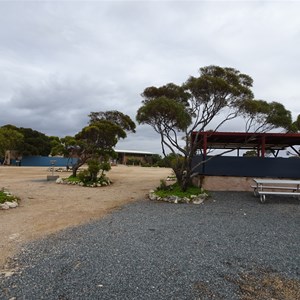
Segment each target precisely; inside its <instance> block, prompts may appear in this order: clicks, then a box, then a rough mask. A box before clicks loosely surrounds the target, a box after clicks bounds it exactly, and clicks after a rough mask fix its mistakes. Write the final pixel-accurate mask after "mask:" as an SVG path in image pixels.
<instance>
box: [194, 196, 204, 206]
mask: <svg viewBox="0 0 300 300" xmlns="http://www.w3.org/2000/svg"><path fill="white" fill-rule="evenodd" d="M203 201H204V198H200V197H199V198H194V199H193V201H192V202H193V204H201V203H203Z"/></svg>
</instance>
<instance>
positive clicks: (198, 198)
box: [148, 190, 208, 204]
mask: <svg viewBox="0 0 300 300" xmlns="http://www.w3.org/2000/svg"><path fill="white" fill-rule="evenodd" d="M148 197H149V199H150V200H151V201H165V202H169V203H174V204H178V203H193V204H201V203H203V202H204V200H205V199H206V198H207V197H208V195H207V194H205V193H203V194H201V195H192V196H191V197H190V198H189V197H183V198H181V197H178V196H175V195H173V196H168V197H164V198H161V197H159V196H157V195H156V194H155V191H154V190H150V191H149V194H148Z"/></svg>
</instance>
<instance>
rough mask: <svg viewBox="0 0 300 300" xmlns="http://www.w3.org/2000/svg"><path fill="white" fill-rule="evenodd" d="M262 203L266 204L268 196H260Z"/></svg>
mask: <svg viewBox="0 0 300 300" xmlns="http://www.w3.org/2000/svg"><path fill="white" fill-rule="evenodd" d="M259 200H260V203H265V202H266V195H260V199H259Z"/></svg>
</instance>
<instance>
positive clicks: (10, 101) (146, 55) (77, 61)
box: [0, 1, 300, 152]
mask: <svg viewBox="0 0 300 300" xmlns="http://www.w3.org/2000/svg"><path fill="white" fill-rule="evenodd" d="M299 13H300V3H297V2H289V3H283V2H276V3H267V2H264V3H258V2H227V1H217V2H197V1H188V2H176V1H175V2H171V1H170V2H159V1H143V2H137V1H116V2H114V1H113V2H106V1H105V2H102V1H99V2H98V1H97V2H96V1H91V2H82V1H72V2H67V1H66V2H54V1H49V2H48V1H45V2H30V1H29V2H27V1H26V2H1V3H0V20H1V21H0V24H1V26H0V39H1V44H0V70H1V71H0V105H1V109H0V125H4V124H7V123H12V124H15V125H17V126H23V127H31V128H33V129H36V130H40V131H42V132H44V133H46V134H49V135H50V134H51V135H59V136H64V135H66V134H69V135H73V134H75V133H76V132H78V131H79V130H80V129H81V128H82V127H83V126H85V125H86V124H87V121H88V117H87V115H88V114H89V113H90V112H91V111H100V110H111V109H118V110H121V111H123V112H124V113H126V114H129V115H130V116H131V117H132V118H133V119H134V118H135V114H136V111H137V109H138V108H139V106H140V105H141V97H140V94H141V93H142V91H143V90H144V88H146V87H147V86H152V85H157V86H159V85H163V84H166V83H168V82H174V83H176V84H181V83H183V82H184V81H185V80H186V79H187V78H188V76H190V75H193V76H195V75H197V72H198V69H199V68H200V67H202V66H206V65H210V64H217V65H221V66H230V67H234V68H236V69H238V70H240V71H241V72H243V73H246V74H249V75H250V76H251V77H252V78H253V79H254V92H255V96H256V97H257V98H260V99H265V100H268V101H280V102H282V103H283V104H284V105H285V106H286V107H287V108H288V109H290V110H292V112H293V115H294V116H297V114H299V113H300V106H299V105H300V104H298V103H299V97H300V93H299V89H298V82H299V79H300V78H299V67H300V66H299V63H300V57H299V56H300V54H299V51H298V50H299V44H300V40H299V39H300V30H299V28H300V19H299V18H298V15H299ZM232 126H233V127H234V128H236V130H243V128H241V127H240V126H239V123H238V122H236V123H234V125H232ZM235 126H236V127H235ZM233 127H228V128H233ZM137 129H138V130H137V134H135V135H129V136H128V138H127V139H126V140H124V141H123V142H122V145H124V147H125V146H126V148H127V149H129V148H131V149H139V148H140V149H141V150H147V149H153V150H155V149H157V151H156V152H159V151H160V143H159V138H158V136H157V135H156V134H155V133H154V132H153V130H152V129H151V128H150V127H148V126H143V127H140V126H138V128H137ZM145 148H146V149H145ZM150 151H151V150H150ZM154 152H155V151H154Z"/></svg>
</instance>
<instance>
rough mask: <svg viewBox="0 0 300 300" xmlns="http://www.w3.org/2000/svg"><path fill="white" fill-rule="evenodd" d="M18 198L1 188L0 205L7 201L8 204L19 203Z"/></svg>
mask: <svg viewBox="0 0 300 300" xmlns="http://www.w3.org/2000/svg"><path fill="white" fill-rule="evenodd" d="M19 200H20V199H19V198H18V197H16V196H14V195H12V194H11V193H10V192H8V191H5V190H4V188H2V189H1V190H0V204H3V203H4V202H6V201H8V202H13V201H16V202H19Z"/></svg>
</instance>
